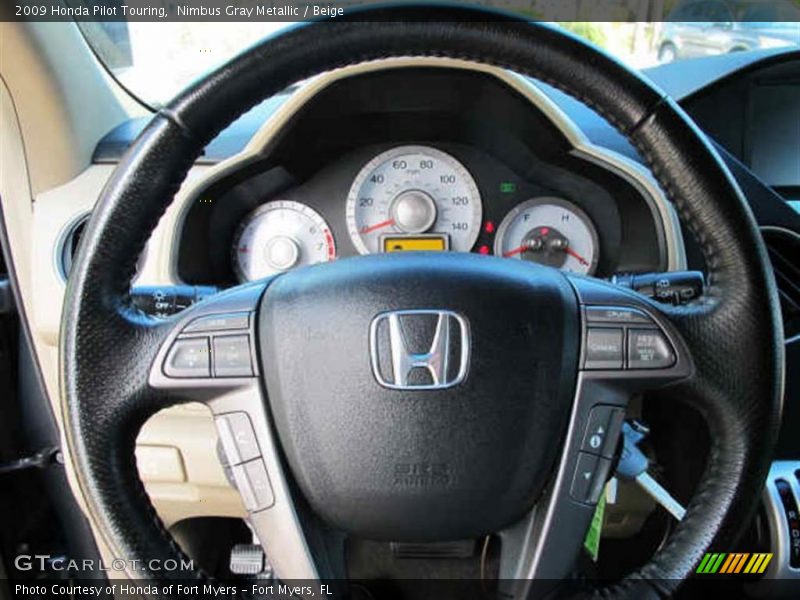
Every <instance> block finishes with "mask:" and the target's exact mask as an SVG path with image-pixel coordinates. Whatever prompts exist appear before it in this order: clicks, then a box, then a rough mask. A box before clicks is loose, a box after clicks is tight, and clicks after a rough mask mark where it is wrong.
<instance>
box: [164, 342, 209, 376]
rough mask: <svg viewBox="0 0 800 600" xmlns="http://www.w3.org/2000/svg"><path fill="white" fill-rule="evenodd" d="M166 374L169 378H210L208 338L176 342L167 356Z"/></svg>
mask: <svg viewBox="0 0 800 600" xmlns="http://www.w3.org/2000/svg"><path fill="white" fill-rule="evenodd" d="M164 374H165V375H166V376H167V377H210V376H211V354H210V352H209V348H208V338H205V337H201V338H189V339H183V340H176V341H175V342H174V343H173V344H172V347H171V348H170V349H169V354H167V360H166V361H165V363H164Z"/></svg>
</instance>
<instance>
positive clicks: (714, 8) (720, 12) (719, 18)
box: [703, 2, 733, 23]
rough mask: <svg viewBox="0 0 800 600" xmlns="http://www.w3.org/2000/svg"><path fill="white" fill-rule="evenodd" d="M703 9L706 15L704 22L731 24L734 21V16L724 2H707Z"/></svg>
mask: <svg viewBox="0 0 800 600" xmlns="http://www.w3.org/2000/svg"><path fill="white" fill-rule="evenodd" d="M703 9H704V10H703V12H704V13H705V14H704V18H703V21H709V22H711V23H730V22H731V21H733V15H732V14H731V12H730V11H729V10H728V7H727V6H725V5H724V4H722V2H706V3H705V4H704V7H703Z"/></svg>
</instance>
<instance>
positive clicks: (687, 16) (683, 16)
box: [669, 2, 700, 22]
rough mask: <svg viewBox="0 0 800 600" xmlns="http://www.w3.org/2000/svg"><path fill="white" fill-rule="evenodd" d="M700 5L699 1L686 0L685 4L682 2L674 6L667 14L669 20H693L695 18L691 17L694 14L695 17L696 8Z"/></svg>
mask: <svg viewBox="0 0 800 600" xmlns="http://www.w3.org/2000/svg"><path fill="white" fill-rule="evenodd" d="M699 7H700V3H699V2H687V3H686V4H682V5H681V6H679V7H678V8H676V9H675V10H674V11H672V13H670V15H669V20H670V21H678V22H680V21H694V20H696V18H692V15H693V14H694V15H695V17H696V16H697V12H698V9H699Z"/></svg>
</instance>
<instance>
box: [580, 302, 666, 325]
mask: <svg viewBox="0 0 800 600" xmlns="http://www.w3.org/2000/svg"><path fill="white" fill-rule="evenodd" d="M586 320H587V321H588V322H589V323H614V324H616V325H652V324H653V321H652V320H651V319H650V317H648V316H647V315H646V314H644V313H643V312H642V311H640V310H636V309H635V308H624V307H616V306H587V307H586Z"/></svg>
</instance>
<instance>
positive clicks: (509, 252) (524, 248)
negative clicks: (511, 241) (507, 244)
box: [503, 244, 530, 258]
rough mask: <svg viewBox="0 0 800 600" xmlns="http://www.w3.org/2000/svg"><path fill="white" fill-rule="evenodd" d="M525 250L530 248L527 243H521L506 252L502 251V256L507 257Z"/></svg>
mask: <svg viewBox="0 0 800 600" xmlns="http://www.w3.org/2000/svg"><path fill="white" fill-rule="evenodd" d="M526 250H530V248H529V247H528V245H527V244H523V245H522V246H519V247H517V248H514V249H513V250H509V251H508V252H503V256H504V257H505V258H508V257H509V256H515V255H517V254H522V253H523V252H525V251H526Z"/></svg>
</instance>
